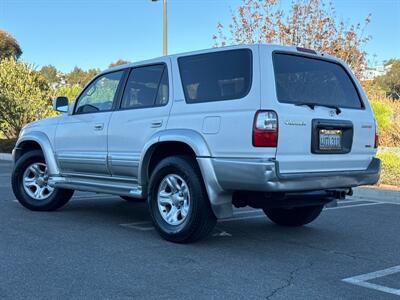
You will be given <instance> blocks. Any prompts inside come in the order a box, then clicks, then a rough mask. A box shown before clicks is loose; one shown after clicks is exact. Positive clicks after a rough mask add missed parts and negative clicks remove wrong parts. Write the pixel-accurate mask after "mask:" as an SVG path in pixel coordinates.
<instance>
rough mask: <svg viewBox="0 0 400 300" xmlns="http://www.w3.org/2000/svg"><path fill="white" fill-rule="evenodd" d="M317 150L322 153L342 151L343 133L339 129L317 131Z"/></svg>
mask: <svg viewBox="0 0 400 300" xmlns="http://www.w3.org/2000/svg"><path fill="white" fill-rule="evenodd" d="M318 149H319V151H323V152H330V151H342V150H343V131H342V130H340V129H322V128H320V129H319V130H318Z"/></svg>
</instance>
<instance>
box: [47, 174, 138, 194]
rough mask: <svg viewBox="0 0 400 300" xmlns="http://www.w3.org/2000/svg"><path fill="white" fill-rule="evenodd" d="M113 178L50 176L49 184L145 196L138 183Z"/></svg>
mask: <svg viewBox="0 0 400 300" xmlns="http://www.w3.org/2000/svg"><path fill="white" fill-rule="evenodd" d="M111 180H113V182H112V183H109V182H110V178H108V182H106V181H105V180H102V179H88V178H79V179H78V178H67V177H52V178H49V185H50V186H54V187H56V188H63V189H71V190H77V191H84V192H96V193H105V194H113V195H119V196H128V197H133V198H144V196H143V193H142V187H141V186H139V185H138V184H136V183H133V182H132V181H131V182H128V181H120V180H115V179H111Z"/></svg>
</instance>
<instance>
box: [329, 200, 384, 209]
mask: <svg viewBox="0 0 400 300" xmlns="http://www.w3.org/2000/svg"><path fill="white" fill-rule="evenodd" d="M380 204H389V203H384V202H373V203H363V204H354V205H342V206H336V207H327V208H325V209H324V210H331V209H344V208H349V207H361V206H370V205H380Z"/></svg>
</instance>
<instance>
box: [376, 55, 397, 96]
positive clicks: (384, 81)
mask: <svg viewBox="0 0 400 300" xmlns="http://www.w3.org/2000/svg"><path fill="white" fill-rule="evenodd" d="M385 67H386V68H387V69H388V71H387V73H386V74H385V75H382V76H378V77H377V78H375V82H376V84H377V85H378V86H379V87H380V88H381V89H383V90H384V91H385V92H386V95H387V96H388V97H391V98H393V99H400V59H391V60H388V61H387V62H386V63H385Z"/></svg>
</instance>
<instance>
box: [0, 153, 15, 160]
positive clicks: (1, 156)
mask: <svg viewBox="0 0 400 300" xmlns="http://www.w3.org/2000/svg"><path fill="white" fill-rule="evenodd" d="M0 160H5V161H12V156H11V153H0Z"/></svg>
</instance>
